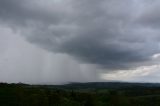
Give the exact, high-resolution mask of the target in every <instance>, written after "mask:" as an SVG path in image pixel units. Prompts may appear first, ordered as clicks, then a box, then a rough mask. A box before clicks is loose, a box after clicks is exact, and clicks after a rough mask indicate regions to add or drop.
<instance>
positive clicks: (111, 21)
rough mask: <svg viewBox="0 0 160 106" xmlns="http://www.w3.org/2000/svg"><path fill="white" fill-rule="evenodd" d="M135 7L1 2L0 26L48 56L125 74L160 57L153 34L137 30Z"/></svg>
mask: <svg viewBox="0 0 160 106" xmlns="http://www.w3.org/2000/svg"><path fill="white" fill-rule="evenodd" d="M141 2H142V1H141ZM143 2H144V1H143ZM136 3H137V2H135V1H134V0H131V1H129V0H118V1H115V0H100V1H98V0H81V1H78V0H77V1H75V0H73V1H72V0H61V1H58V0H55V1H44V0H40V1H38V0H34V2H33V1H27V0H24V1H21V0H12V1H11V0H1V1H0V20H1V21H0V22H1V23H2V24H4V25H8V26H12V27H14V28H15V29H16V30H19V31H21V33H22V34H23V35H24V36H25V37H26V39H27V40H28V41H30V42H31V43H33V44H37V45H38V46H40V47H42V48H44V49H46V50H49V51H53V52H57V53H66V54H68V55H71V56H73V57H75V58H76V59H77V60H79V61H81V62H85V63H86V62H87V63H91V64H95V65H98V66H100V67H104V68H106V69H112V70H119V69H129V68H133V67H138V66H141V65H143V64H144V63H145V62H149V61H150V59H151V56H152V55H154V54H156V53H158V52H160V49H159V44H158V41H155V39H154V38H153V37H157V36H158V35H157V33H156V32H154V31H150V30H148V31H144V29H146V27H144V26H143V25H142V26H141V25H138V24H142V23H140V21H141V17H143V16H138V18H137V12H136V11H138V9H136V6H135V5H136ZM49 4H50V5H49ZM142 12H143V11H142ZM156 16H157V15H156ZM150 17H151V16H150ZM143 19H144V18H143ZM151 19H152V18H151ZM145 20H146V22H149V21H148V18H146V19H144V21H145ZM153 20H154V19H153ZM137 23H138V24H137ZM153 24H154V23H153ZM150 34H153V36H150Z"/></svg>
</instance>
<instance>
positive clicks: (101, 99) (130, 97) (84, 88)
mask: <svg viewBox="0 0 160 106" xmlns="http://www.w3.org/2000/svg"><path fill="white" fill-rule="evenodd" d="M0 106H160V85H159V84H149V83H148V84H147V83H143V84H142V83H73V84H67V85H61V86H60V85H59V86H58V85H57V86H55V85H26V84H6V83H0Z"/></svg>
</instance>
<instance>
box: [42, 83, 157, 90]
mask: <svg viewBox="0 0 160 106" xmlns="http://www.w3.org/2000/svg"><path fill="white" fill-rule="evenodd" d="M43 86H45V87H51V88H52V87H54V88H55V87H56V88H65V89H124V88H152V87H158V88H159V87H160V83H129V82H87V83H74V82H73V83H69V84H64V85H43Z"/></svg>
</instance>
